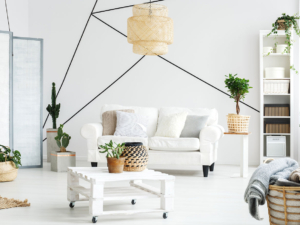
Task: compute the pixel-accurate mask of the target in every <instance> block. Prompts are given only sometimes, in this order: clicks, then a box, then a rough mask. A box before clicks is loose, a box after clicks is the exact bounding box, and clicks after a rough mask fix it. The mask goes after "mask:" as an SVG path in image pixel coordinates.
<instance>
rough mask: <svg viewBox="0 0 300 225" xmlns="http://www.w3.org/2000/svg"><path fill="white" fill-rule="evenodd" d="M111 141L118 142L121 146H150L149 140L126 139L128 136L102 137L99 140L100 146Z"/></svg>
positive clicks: (139, 138)
mask: <svg viewBox="0 0 300 225" xmlns="http://www.w3.org/2000/svg"><path fill="white" fill-rule="evenodd" d="M110 140H112V141H113V142H116V143H117V144H121V143H124V142H142V143H143V145H145V146H148V138H143V137H126V136H112V135H107V136H100V137H99V138H98V145H104V144H105V143H108V142H109V141H110Z"/></svg>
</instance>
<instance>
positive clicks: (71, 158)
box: [51, 151, 76, 172]
mask: <svg viewBox="0 0 300 225" xmlns="http://www.w3.org/2000/svg"><path fill="white" fill-rule="evenodd" d="M68 167H76V152H70V151H66V152H59V151H53V152H51V171H54V172H67V171H68Z"/></svg>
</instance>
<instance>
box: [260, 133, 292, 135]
mask: <svg viewBox="0 0 300 225" xmlns="http://www.w3.org/2000/svg"><path fill="white" fill-rule="evenodd" d="M264 135H291V133H264Z"/></svg>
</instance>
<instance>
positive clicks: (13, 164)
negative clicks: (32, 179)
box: [0, 145, 22, 182]
mask: <svg viewBox="0 0 300 225" xmlns="http://www.w3.org/2000/svg"><path fill="white" fill-rule="evenodd" d="M3 150H4V151H3ZM11 153H12V155H11ZM21 165H22V164H21V153H20V152H19V151H18V150H15V151H11V149H10V148H9V147H8V146H4V145H0V182H6V181H13V180H14V179H16V177H17V175H18V168H19V166H21Z"/></svg>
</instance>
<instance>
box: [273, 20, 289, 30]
mask: <svg viewBox="0 0 300 225" xmlns="http://www.w3.org/2000/svg"><path fill="white" fill-rule="evenodd" d="M277 22H278V28H277V30H285V20H278V21H277ZM290 29H292V24H290V27H289V30H290Z"/></svg>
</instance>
